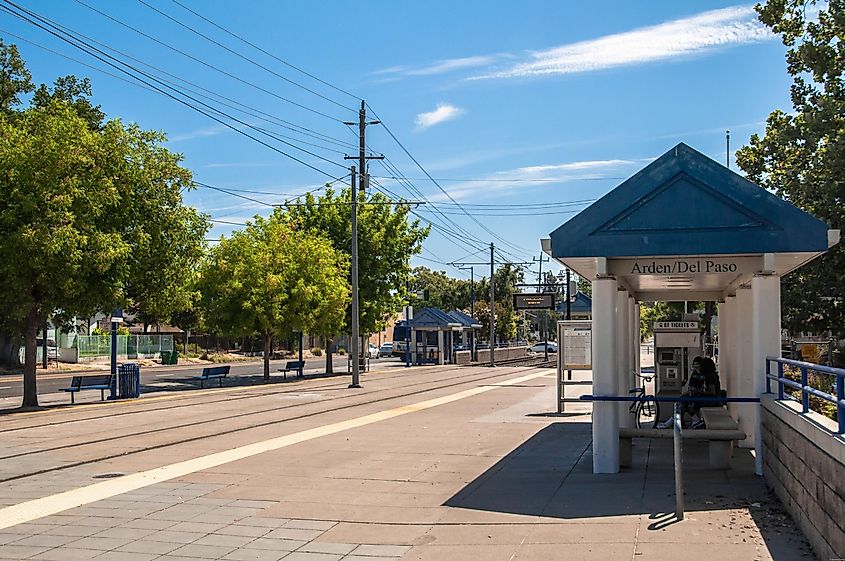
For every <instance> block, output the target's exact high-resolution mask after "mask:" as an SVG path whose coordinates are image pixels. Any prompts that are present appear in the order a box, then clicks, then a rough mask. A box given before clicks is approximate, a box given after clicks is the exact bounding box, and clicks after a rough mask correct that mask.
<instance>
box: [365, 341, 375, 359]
mask: <svg viewBox="0 0 845 561" xmlns="http://www.w3.org/2000/svg"><path fill="white" fill-rule="evenodd" d="M367 356H368V357H370V358H378V347H376V346H375V345H373V344H372V343H369V344H367Z"/></svg>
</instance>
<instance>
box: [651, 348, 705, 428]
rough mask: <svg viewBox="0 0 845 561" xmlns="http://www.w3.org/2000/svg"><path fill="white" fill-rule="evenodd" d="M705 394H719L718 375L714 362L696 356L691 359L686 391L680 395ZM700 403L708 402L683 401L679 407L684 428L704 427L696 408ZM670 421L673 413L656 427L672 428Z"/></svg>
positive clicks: (699, 407) (696, 395)
mask: <svg viewBox="0 0 845 561" xmlns="http://www.w3.org/2000/svg"><path fill="white" fill-rule="evenodd" d="M707 396H712V397H718V396H719V375H718V374H717V373H716V363H714V362H713V361H712V360H711V359H709V358H704V357H700V356H697V357H695V358H694V359H692V374H690V377H689V382H688V383H687V391H686V392H684V393H683V394H681V397H707ZM702 405H710V404H702V403H685V404H684V405H683V407H681V411H682V413H681V422H682V423H683V424H685V425H686V428H690V429H702V428H704V420H702V418H701V417H700V416H699V414H698V410H699V409H701V407H702ZM686 416H689V418H690V421H689V422H688V423H687V422H686ZM672 423H674V415H673V416H672V417H669V418H668V419H666V420H665V421H663V422H662V423H658V425H657V428H659V429H668V428H672Z"/></svg>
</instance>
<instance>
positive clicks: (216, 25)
mask: <svg viewBox="0 0 845 561" xmlns="http://www.w3.org/2000/svg"><path fill="white" fill-rule="evenodd" d="M171 1H172V2H173V3H174V4H176V5H177V6H181V7H182V8H183V9H185V10H187V11H188V12H190V13H192V14H194V15H195V16H197V17H198V18H200V19H201V20H203V21H205V22H206V23H209V24H211V25H213V26H214V27H216V28H217V29H219V30H220V31H222V32H223V33H226V34H227V35H230V36H231V37H234V38H235V39H238V40H239V41H242V42H244V43H246V44H247V45H249V46H250V47H252V48H254V49H256V50H258V51H259V52H262V53H264V54H265V55H267V56H269V57H270V58H272V59H274V60H276V61H278V62H281V63H282V64H284V65H285V66H287V67H289V68H292V69H294V70H296V71H297V72H300V73H302V74H304V75H305V76H308V77H309V78H311V79H313V80H316V81H318V82H320V83H321V84H323V85H326V86H328V87H330V88H332V89H334V90H337V91H339V92H340V93H343V94H346V95H348V96H349V97H351V98H353V99H355V100H357V101H361V98H360V97H359V96H357V95H354V94H351V93H349V92H348V91H346V90H344V89H342V88H339V87H337V86H335V85H334V84H331V83H329V82H327V81H325V80H322V79H321V78H318V77H317V76H315V75H313V74H311V73H309V72H306V71H305V70H303V69H301V68H299V67H298V66H294V65H293V64H291V63H290V62H288V61H286V60H284V59H281V58H279V57H278V56H276V55H274V54H272V53H270V52H268V51H266V50H264V49H262V48H261V47H259V46H258V45H256V44H255V43H252V42H250V41H248V40H247V39H244V38H243V37H241V36H240V35H237V34H236V33H233V32H232V31H229V30H228V29H226V28H225V27H223V26H221V25H219V24H217V23H215V22H214V21H212V20H211V19H209V18H207V17H205V16H203V15H202V14H200V13H198V12H196V11H194V10H192V9H191V8H189V7H188V6H186V5H184V4H182V3H181V2H179V1H178V0H171Z"/></svg>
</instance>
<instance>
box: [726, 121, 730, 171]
mask: <svg viewBox="0 0 845 561" xmlns="http://www.w3.org/2000/svg"><path fill="white" fill-rule="evenodd" d="M725 166H727V168H728V169H731V130H730V129H728V130H726V131H725Z"/></svg>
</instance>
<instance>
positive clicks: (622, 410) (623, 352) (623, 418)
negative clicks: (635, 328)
mask: <svg viewBox="0 0 845 561" xmlns="http://www.w3.org/2000/svg"><path fill="white" fill-rule="evenodd" d="M628 300H630V298H628V291H627V290H624V289H619V288H617V290H616V318H617V319H616V380H617V384H618V385H617V395H628V390H630V389H631V388H632V387H633V386H632V385H631V374H630V372H631V370H630V367H631V360H630V354H631V352H630V351H631V336H630V328H631V324H630V323H629V319H630V314H629V313H628V312H629V311H630V308H629V306H628ZM618 405H619V426H620V427H633V426H634V417H633V416H632V415H631V413H630V407H631V404H630V403H627V402H623V401H621V402H619V404H618Z"/></svg>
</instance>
